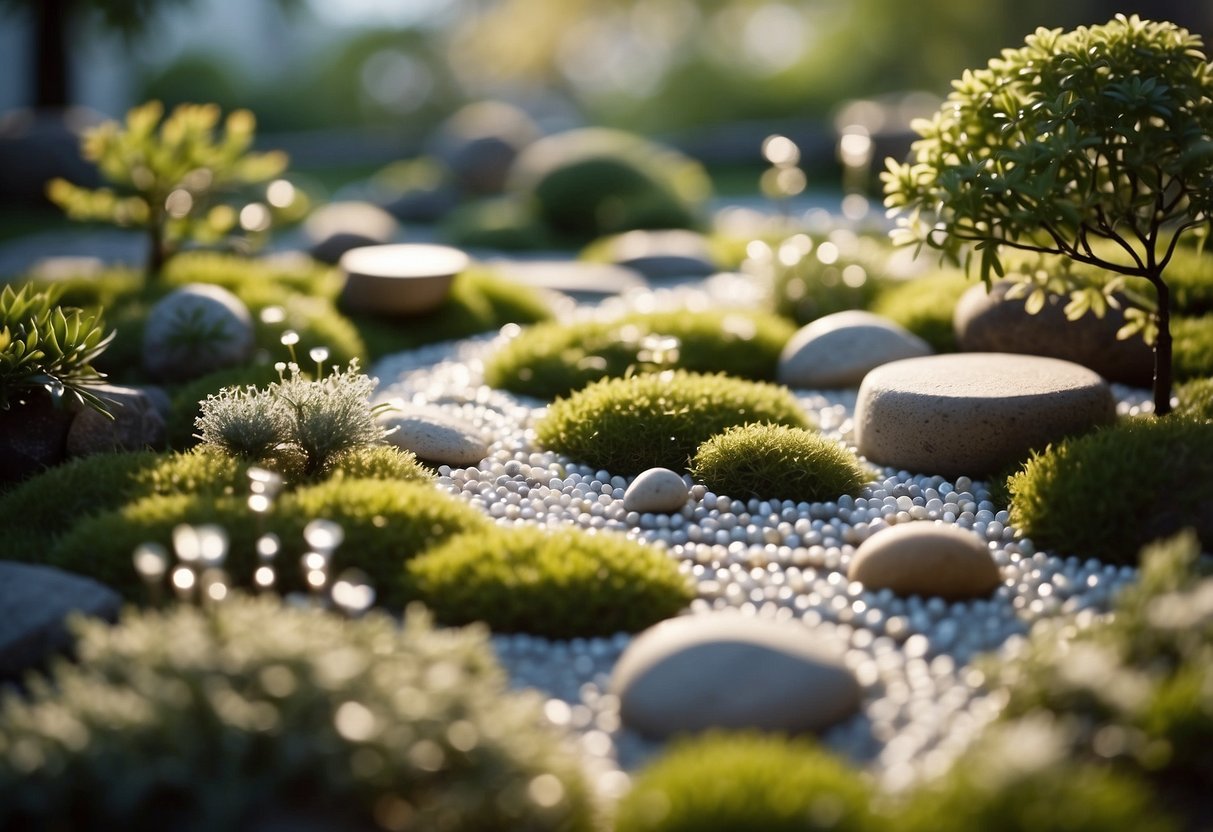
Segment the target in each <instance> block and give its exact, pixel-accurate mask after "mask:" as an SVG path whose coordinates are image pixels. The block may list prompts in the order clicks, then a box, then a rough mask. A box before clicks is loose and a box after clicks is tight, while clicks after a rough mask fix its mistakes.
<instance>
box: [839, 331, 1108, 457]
mask: <svg viewBox="0 0 1213 832" xmlns="http://www.w3.org/2000/svg"><path fill="white" fill-rule="evenodd" d="M1115 415H1116V402H1115V399H1114V398H1113V396H1112V392H1111V390H1110V389H1109V387H1108V385H1107V383H1106V382H1105V381H1104V380H1103V378H1102V377H1100V375H1099V374H1098V373H1096V372H1094V371H1093V370H1089V369H1087V368H1086V367H1082V366H1080V365H1078V364H1074V363H1071V362H1069V361H1061V360H1059V359H1056V358H1041V357H1039V356H1034V355H1010V354H1006V353H959V354H955V355H933V356H927V357H925V358H909V359H906V360H904V361H894V362H892V363H890V364H884V365H882V366H880V367H877V368H876V369H874V370H872V371H871V372H870V373H868V375H867V376H866V377H865V378H864V380H863V383H862V384H861V385H860V387H859V396H858V400H857V402H856V405H855V441H856V444H857V445H858V447H859V452H860V453H861V454H863V455H864V456H866V457H867V458H868V459H869V460H871V461H872V462H876V463H879V464H881V465H890V466H893V467H896V468H901V469H904V470H907V471H914V472H919V473H929V474H940V475H943V476H954V475H959V474H967V475H968V476H971V477H980V476H985V475H988V474H992V473H995V472H997V471H999V470H1001V469H1003V468H1005V467H1006V466H1008V465H1010V464H1011V463H1013V462H1018V461H1019V460H1022V459H1024V458H1025V457H1026V456H1027V455H1028V453H1029V451H1031V450H1032V449H1033V448H1043V447H1044V446H1045V445H1047V444H1048V443H1050V442H1054V441H1057V440H1059V439H1062V438H1063V437H1066V436H1070V435H1074V434H1079V433H1084V432H1086V431H1089V430H1091V429H1092V428H1094V427H1097V426H1099V425H1103V424H1107V423H1109V422H1111V421H1112V420H1113V419H1114V418H1115Z"/></svg>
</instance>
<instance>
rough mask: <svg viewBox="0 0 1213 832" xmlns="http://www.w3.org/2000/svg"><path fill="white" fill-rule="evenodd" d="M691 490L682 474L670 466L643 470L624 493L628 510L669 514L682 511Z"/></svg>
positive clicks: (624, 502) (624, 505) (624, 501)
mask: <svg viewBox="0 0 1213 832" xmlns="http://www.w3.org/2000/svg"><path fill="white" fill-rule="evenodd" d="M690 495H691V491H690V489H689V488H687V484H686V481H685V480H683V478H682V475H680V474H678V473H677V472H675V471H671V470H670V469H669V468H650V469H649V470H647V471H643V472H641V473H640V474H639V475H638V476H637V477H636V479H635V480H633V481H632V484H631V485H629V486H628V490H627V491H625V492H624V494H623V507H624V508H625V509H627V510H628V511H639V512H642V513H643V512H646V511H647V512H652V513H654V514H668V513H670V512H674V511H681V510H682V507H683V506H685V505H686V504H687V498H688V497H690Z"/></svg>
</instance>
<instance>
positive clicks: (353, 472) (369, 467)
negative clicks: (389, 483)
mask: <svg viewBox="0 0 1213 832" xmlns="http://www.w3.org/2000/svg"><path fill="white" fill-rule="evenodd" d="M322 476H324V477H325V478H330V479H354V480H401V481H411V482H428V481H430V480H432V479H433V478H434V472H433V471H431V470H430V469H429V468H427V467H425V465H423V464H421V463H420V462H418V461H417V455H416V454H414V453H413V452H412V451H405V450H402V449H400V448H397V447H395V446H392V445H372V446H371V447H369V448H355V449H353V450H351V451H346V452H345V453H343V454H341V455H339V456H338V457H337V458H336V459H334V460H333V462H332V464H331V465H330V466H329V467H328V468H326V469H325V470H324V471H323V472H322Z"/></svg>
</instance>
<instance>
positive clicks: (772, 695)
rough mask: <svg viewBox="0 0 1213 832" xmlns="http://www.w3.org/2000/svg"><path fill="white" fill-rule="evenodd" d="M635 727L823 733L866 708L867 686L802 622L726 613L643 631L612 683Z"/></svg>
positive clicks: (663, 732) (666, 732)
mask: <svg viewBox="0 0 1213 832" xmlns="http://www.w3.org/2000/svg"><path fill="white" fill-rule="evenodd" d="M611 690H612V692H613V693H615V694H616V695H617V696H618V697H619V700H620V715H621V717H622V718H623V722H624V724H625V725H627V726H628V727H629V728H632V729H634V730H636V731H639V732H640V733H642V734H644V735H646V736H649V737H655V738H665V737H669V736H672V735H676V734H684V733H694V732H699V731H706V730H710V729H715V728H720V729H739V730H744V729H757V730H767V731H784V732H789V733H802V732H808V731H820V730H822V729H824V728H827V727H829V726H830V725H833V724H835V723H836V722H839V721H840V720H843V719H846V718H847V717H849V716H851V715H852V714H854V713H855V712H856V711H857V710H858V709H859V695H860V688H859V683H858V682H857V681H856V679H855V676H854V674H852V673H851V671H850V670H848V669H847V667H846V665H845V664H844V663H843V661H842V658H841V656H840V655H837V654H836V653H835V652H834V651H832V650H829V649H826V648H825V647H823V646H822V645H821V644H820V643H819V642H818V641H817V639H815V638H814V637H813V633H812V631H811V630H809V629H808V628H807V627H805V626H804V625H803V624H801V623H800V622H796V621H788V622H776V621H770V620H767V619H762V618H757V617H754V616H744V615H739V614H734V613H728V612H721V613H710V614H706V615H690V616H683V617H680V618H674V619H670V620H668V621H663V622H662V623H660V624H658V625H656V626H655V627H651V628H649V629H648V630H645V631H644V632H643V633H641V634H640V635H639V636H637V637H636V638H635V639H634V640H633V641H632V643H631V644H630V645H629V646H628V648H627V649H626V650H625V651H624V653H623V655H622V656H620V658H619V662H618V663H617V664H616V665H615V670H614V672H613V674H612V676H611Z"/></svg>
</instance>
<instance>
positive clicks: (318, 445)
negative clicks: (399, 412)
mask: <svg viewBox="0 0 1213 832" xmlns="http://www.w3.org/2000/svg"><path fill="white" fill-rule="evenodd" d="M374 391H375V380H374V379H371V378H368V377H367V376H365V375H363V374H362V373H360V372H359V371H358V362H357V361H353V362H351V363H350V365H349V367H348V368H347V369H346V370H337V368H336V367H334V369H333V372H332V373H331V374H329V375H328V376H325V377H324V378H321V379H317V380H311V379H309V378H308V377H306V376H304V375H303V374H302V373H301V372H300V371H299V368H298V367H297V366H296V365H294V364H292V365H290V367H289V368H287V372H286V373H285V374H282V375H280V377H279V380H278V381H276V382H273V383H271V384H270V385H269V386H268V387H266V388H265V389H263V390H262V389H259V388H256V387H252V386H249V387H244V388H238V387H229V388H224V389H223V390H221V391H219V393H218V394H217V395H212V396H208V397H207V398H206V400H205V401H203V402H202V403H201V407H202V415H201V416H199V417H198V420H197V422H196V423H195V424H196V425H197V427H198V430H199V435H200V436H201V437H202V442H203V443H205V444H208V445H212V446H214V447H215V448H218V449H219V450H221V451H223V452H224V453H227V454H230V455H232V456H235V457H239V458H241V459H247V460H251V461H254V462H256V461H260V460H265V459H269V458H271V457H275V456H279V455H282V454H287V455H292V454H299V455H301V456H302V458H303V466H304V467H303V471H304V473H305V474H315V473H316V472H318V471H321V470H323V469H324V468H325V467H327V466H328V465H329V464H330V463H331V462H332V460H333V459H334V458H335V457H336V456H337V455H339V454H342V453H345V452H346V451H349V450H352V449H355V448H361V447H366V446H369V445H374V444H376V443H378V442H380V441H382V439H383V428H382V427H380V426H379V425H378V424H377V423H376V421H375V416H376V415H377V413H378V412H379V411H380V410H381V409H382V407H381V406H375V407H372V406H371V403H370V400H369V399H370V396H371V393H373V392H374Z"/></svg>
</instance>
